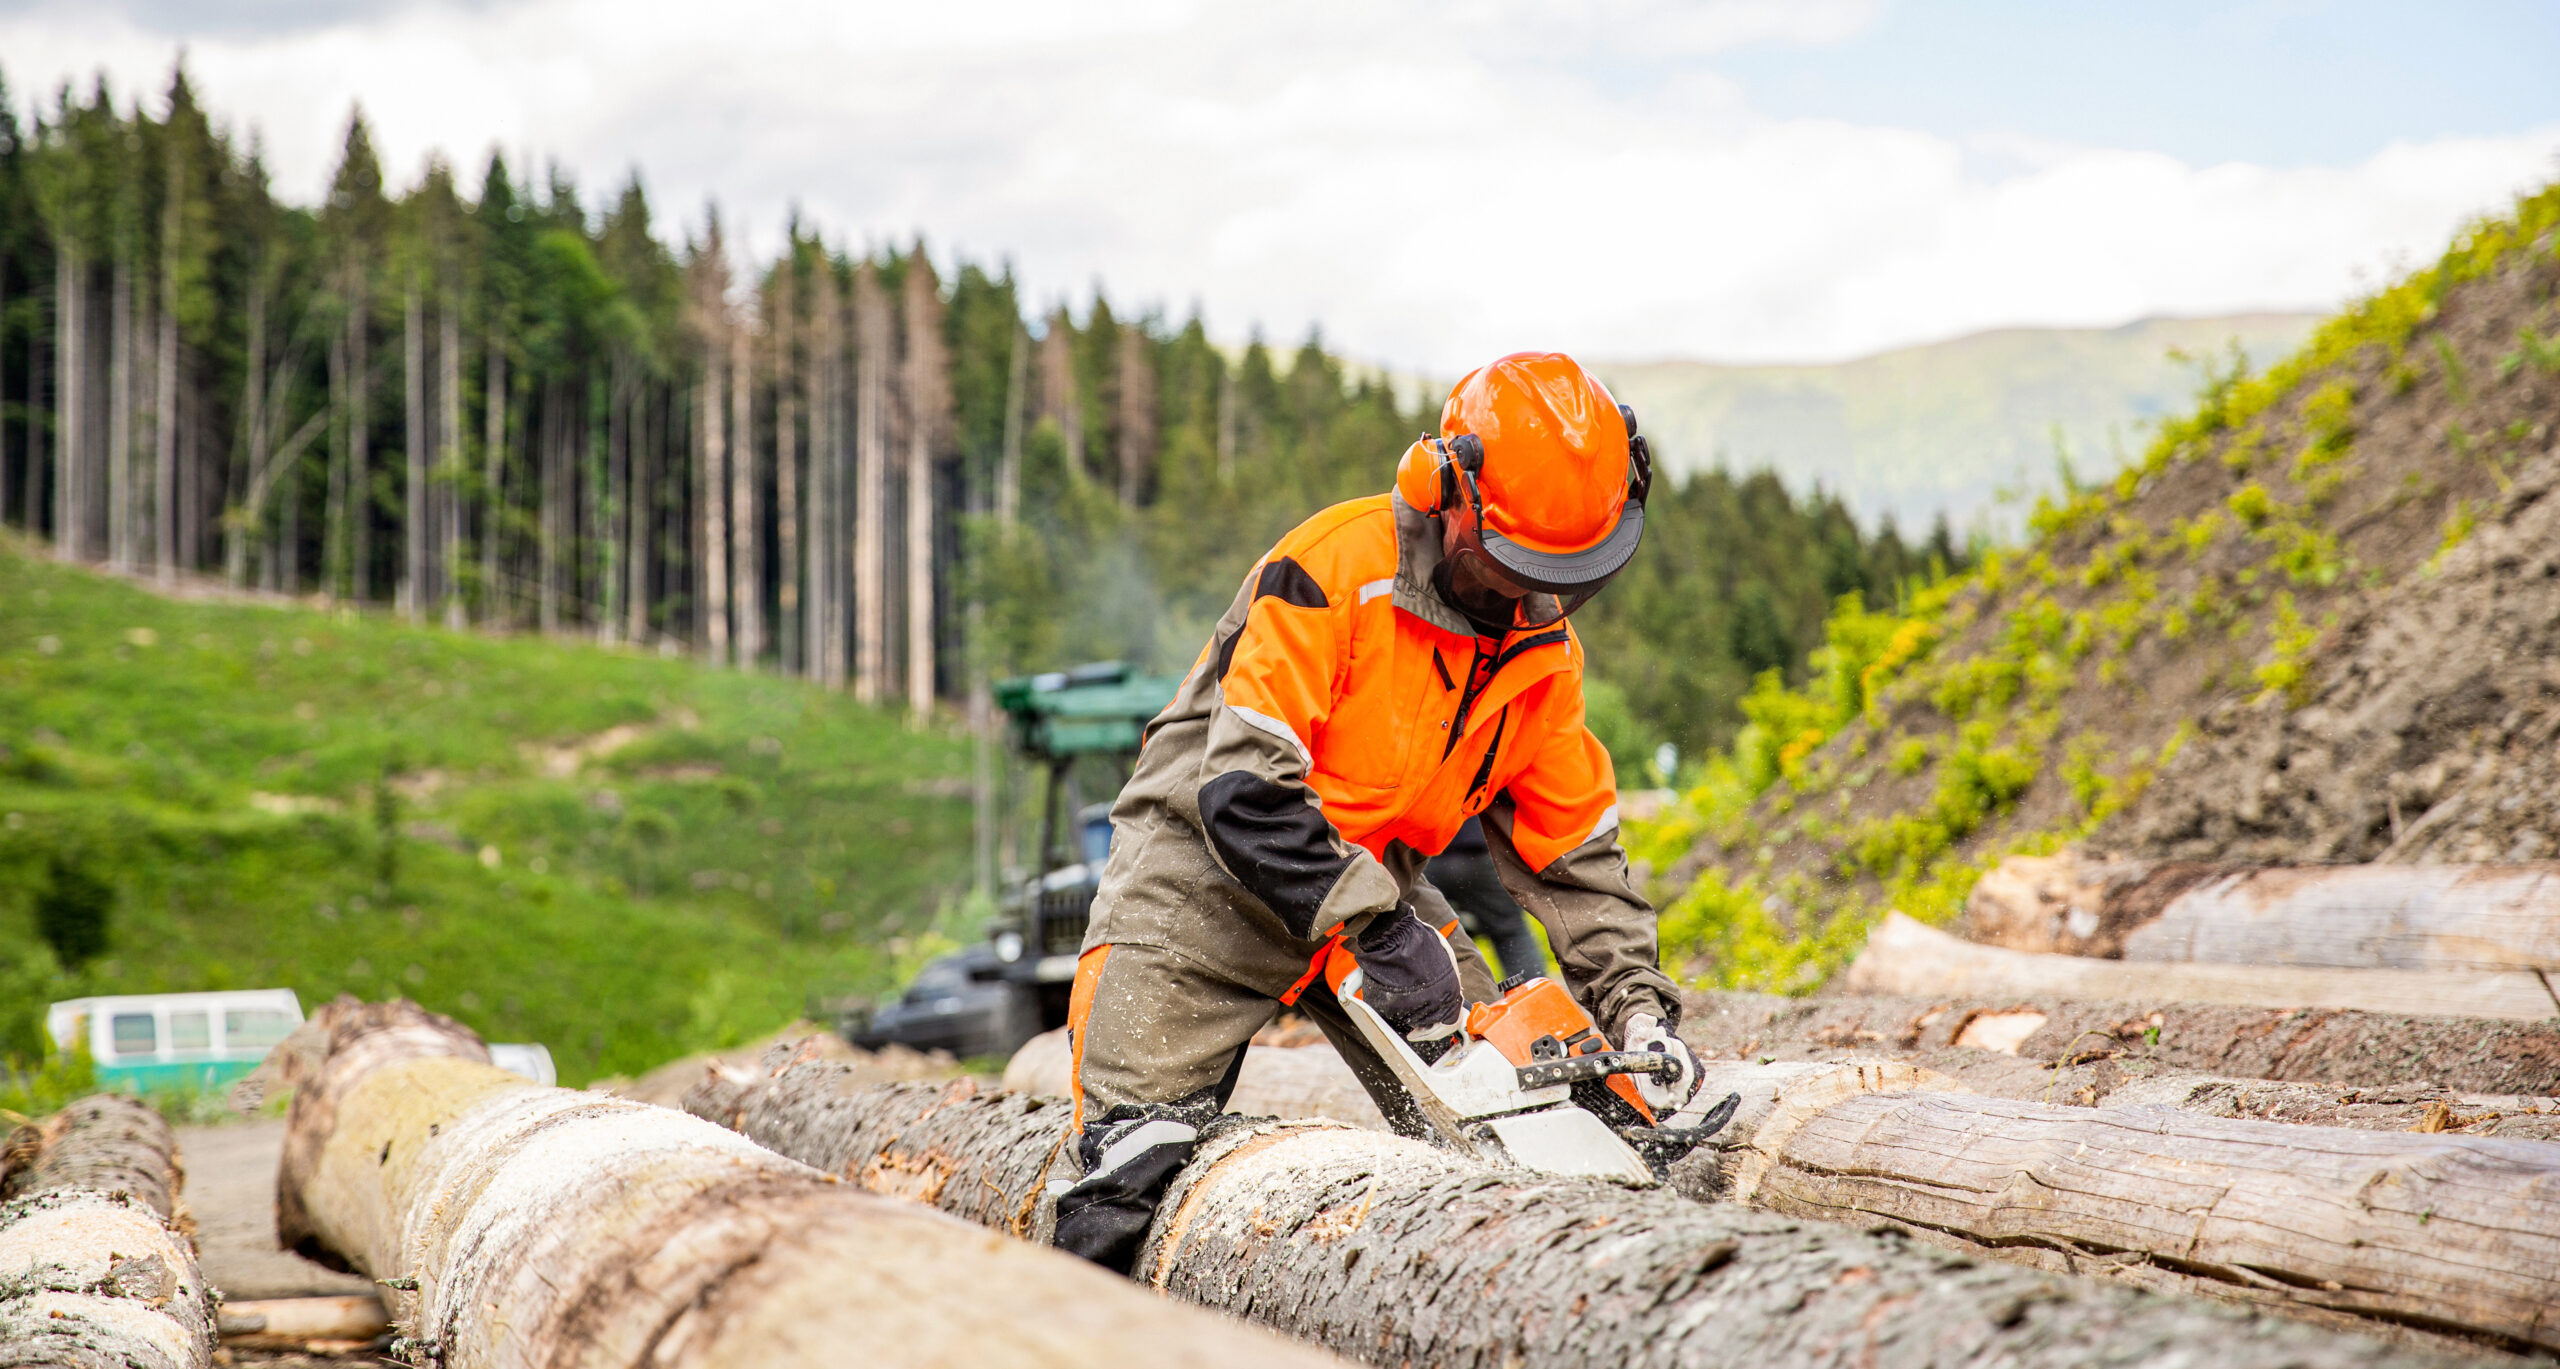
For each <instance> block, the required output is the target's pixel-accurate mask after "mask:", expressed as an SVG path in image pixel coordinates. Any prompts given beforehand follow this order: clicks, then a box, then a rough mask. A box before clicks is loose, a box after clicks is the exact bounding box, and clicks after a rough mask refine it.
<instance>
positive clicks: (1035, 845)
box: [844, 661, 1182, 1058]
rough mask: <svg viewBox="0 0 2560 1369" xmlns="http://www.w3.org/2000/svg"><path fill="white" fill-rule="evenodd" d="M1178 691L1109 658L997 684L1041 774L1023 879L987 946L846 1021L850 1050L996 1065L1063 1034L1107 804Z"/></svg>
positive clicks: (1012, 725)
mask: <svg viewBox="0 0 2560 1369" xmlns="http://www.w3.org/2000/svg"><path fill="white" fill-rule="evenodd" d="M1181 684H1182V681H1181V679H1180V678H1179V677H1177V676H1170V675H1144V674H1140V673H1138V672H1136V671H1134V670H1131V669H1130V668H1129V667H1128V666H1127V665H1125V664H1123V663H1121V662H1118V661H1104V662H1100V663H1097V664H1093V665H1083V666H1078V667H1076V668H1075V669H1073V670H1061V671H1052V672H1050V673H1047V674H1043V675H1027V676H1024V677H1022V678H1020V679H1012V680H1005V681H1002V682H1000V683H998V684H997V685H996V687H995V702H996V706H997V707H999V708H1001V709H1003V710H1004V713H1005V718H1006V725H1007V740H1008V742H1009V743H1010V750H1011V751H1012V753H1013V755H1014V756H1015V757H1017V758H1018V760H1019V762H1020V763H1021V764H1023V765H1025V766H1027V767H1030V768H1033V769H1036V770H1037V771H1038V772H1039V789H1038V801H1039V810H1038V817H1037V819H1036V820H1035V821H1034V822H1033V823H1032V824H1031V825H1032V827H1033V829H1034V832H1033V834H1032V841H1031V843H1030V844H1029V846H1028V848H1027V849H1026V850H1025V852H1024V855H1025V856H1026V857H1027V865H1028V868H1027V869H1024V870H1020V871H1016V872H1013V873H1012V874H1011V876H1010V877H1009V878H1007V879H1006V880H1005V881H1004V886H1003V889H1002V891H1001V893H1000V895H999V897H998V902H997V913H996V917H995V918H994V920H993V921H992V922H991V923H990V924H989V925H988V929H987V936H986V939H985V940H984V941H981V942H979V943H977V944H974V945H971V946H968V947H965V948H963V949H961V950H959V951H955V952H953V953H952V954H950V955H947V956H944V957H942V958H941V959H939V960H936V961H934V962H933V963H932V964H930V965H927V966H926V967H925V968H924V969H923V970H922V971H920V972H918V973H917V975H916V977H915V980H914V982H913V983H911V984H909V985H908V986H907V988H906V990H905V991H904V992H903V993H901V994H900V995H899V997H898V999H897V1001H896V1002H893V1003H890V1004H888V1005H886V1006H884V1007H881V1008H880V1009H878V1010H877V1011H875V1012H872V1013H870V1014H868V1016H867V1017H866V1018H863V1019H861V1020H858V1021H848V1022H846V1023H845V1024H844V1026H845V1028H846V1030H845V1035H846V1036H847V1037H848V1038H849V1039H851V1040H852V1041H853V1043H854V1044H855V1045H858V1046H862V1047H864V1048H865V1049H875V1050H876V1049H878V1048H879V1047H881V1046H885V1045H890V1044H898V1045H904V1046H910V1047H913V1048H915V1049H918V1050H947V1051H949V1052H951V1053H952V1054H954V1055H958V1056H962V1057H964V1058H965V1057H970V1056H999V1055H1009V1054H1011V1053H1012V1052H1013V1051H1014V1050H1015V1049H1017V1048H1018V1047H1020V1046H1021V1044H1022V1043H1023V1042H1025V1041H1028V1040H1030V1039H1031V1038H1032V1037H1033V1036H1035V1035H1038V1034H1039V1033H1040V1032H1043V1031H1046V1030H1048V1029H1050V1028H1052V1027H1060V1026H1064V1025H1065V1024H1066V1020H1067V995H1068V992H1069V990H1070V989H1071V987H1072V986H1073V984H1074V981H1075V973H1076V953H1077V952H1078V950H1080V949H1081V948H1082V947H1083V945H1084V932H1085V924H1086V922H1087V921H1088V920H1089V919H1090V917H1091V915H1092V911H1093V896H1094V893H1095V891H1096V890H1097V889H1099V888H1100V887H1101V882H1102V865H1103V861H1104V860H1105V859H1106V858H1107V857H1108V856H1109V855H1110V852H1111V801H1112V800H1113V798H1115V797H1116V796H1117V795H1118V794H1119V792H1120V788H1121V786H1122V785H1124V784H1126V783H1128V780H1129V772H1130V770H1131V768H1132V767H1133V766H1134V765H1135V764H1136V763H1137V758H1138V743H1139V740H1140V739H1141V737H1142V736H1143V735H1144V733H1145V731H1146V726H1147V723H1148V722H1149V721H1150V720H1152V719H1153V718H1154V717H1155V716H1156V714H1158V713H1160V712H1162V711H1164V706H1165V705H1166V704H1168V703H1171V702H1172V701H1173V695H1174V691H1175V690H1176V689H1178V688H1180V687H1181Z"/></svg>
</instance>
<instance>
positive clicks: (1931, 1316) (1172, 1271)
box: [687, 1062, 2443, 1369]
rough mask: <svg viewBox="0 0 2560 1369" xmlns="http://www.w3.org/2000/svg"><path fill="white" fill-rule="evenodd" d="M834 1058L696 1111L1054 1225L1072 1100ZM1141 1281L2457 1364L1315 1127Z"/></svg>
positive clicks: (1517, 1335) (1451, 1358)
mask: <svg viewBox="0 0 2560 1369" xmlns="http://www.w3.org/2000/svg"><path fill="white" fill-rule="evenodd" d="M848 1073H849V1072H848V1071H846V1070H845V1069H843V1068H841V1067H839V1066H834V1065H830V1064H827V1063H824V1062H813V1063H803V1064H797V1065H788V1064H786V1065H785V1067H784V1068H783V1070H782V1072H781V1074H780V1077H779V1078H776V1079H771V1080H763V1079H752V1078H750V1079H738V1078H735V1077H730V1078H722V1077H719V1076H715V1077H714V1078H713V1079H712V1080H707V1081H706V1082H705V1086H704V1087H703V1088H700V1089H697V1090H696V1092H695V1093H694V1094H693V1095H690V1096H689V1097H688V1099H687V1107H688V1108H690V1109H692V1110H694V1111H695V1112H696V1113H697V1115H710V1116H714V1117H715V1119H716V1120H724V1121H730V1122H732V1123H733V1124H735V1125H738V1126H739V1127H740V1128H741V1129H742V1130H743V1131H744V1132H745V1133H746V1134H747V1135H749V1136H751V1137H754V1138H756V1139H758V1140H759V1141H762V1142H763V1143H764V1144H766V1145H768V1146H770V1147H772V1148H774V1149H776V1150H779V1151H781V1152H782V1153H783V1154H786V1155H791V1156H794V1157H795V1158H798V1159H802V1160H805V1161H807V1162H808V1163H810V1164H812V1165H814V1166H816V1167H817V1168H820V1169H823V1170H826V1171H828V1172H830V1173H833V1174H838V1175H841V1176H843V1177H844V1178H846V1179H848V1180H850V1181H851V1182H853V1183H855V1184H857V1185H859V1186H861V1187H864V1188H867V1189H870V1190H872V1191H874V1192H882V1193H889V1194H893V1195H897V1196H902V1197H908V1198H912V1199H914V1200H916V1201H919V1202H924V1203H929V1204H932V1205H933V1206H936V1207H938V1208H940V1209H942V1210H943V1211H946V1212H950V1213H953V1214H954V1215H958V1216H962V1217H967V1218H969V1219H970V1220H973V1221H977V1222H979V1223H981V1224H983V1225H986V1226H991V1227H995V1228H997V1229H999V1230H1004V1231H1010V1232H1012V1233H1014V1234H1017V1235H1023V1236H1027V1237H1032V1238H1035V1239H1036V1238H1039V1237H1041V1236H1042V1235H1043V1234H1044V1233H1043V1231H1042V1227H1043V1225H1044V1219H1043V1217H1042V1207H1043V1203H1042V1194H1043V1186H1044V1185H1045V1183H1046V1181H1047V1179H1048V1177H1049V1174H1050V1171H1051V1169H1052V1168H1053V1166H1054V1165H1055V1164H1056V1162H1057V1161H1058V1159H1059V1157H1060V1156H1061V1154H1062V1153H1064V1151H1065V1149H1066V1143H1067V1136H1066V1133H1065V1125H1066V1121H1067V1112H1068V1109H1067V1107H1066V1105H1065V1103H1064V1102H1063V1101H1062V1100H1059V1099H1054V1098H1050V1099H1042V1098H1029V1097H1024V1096H1022V1095H1019V1094H1000V1095H996V1096H993V1097H975V1096H971V1095H972V1094H973V1093H974V1086H973V1085H972V1084H971V1083H970V1082H969V1081H965V1080H964V1081H961V1082H960V1083H958V1084H953V1085H885V1086H869V1087H849V1086H846V1085H845V1084H844V1083H843V1082H842V1081H844V1080H845V1079H846V1077H847V1075H848ZM1137 1270H1138V1276H1139V1277H1140V1278H1142V1279H1144V1280H1146V1281H1147V1282H1150V1283H1152V1284H1154V1285H1155V1286H1157V1287H1159V1288H1162V1289H1164V1290H1165V1291H1166V1292H1168V1293H1171V1294H1173V1295H1174V1296H1176V1297H1179V1298H1183V1299H1185V1300H1188V1301H1193V1302H1198V1303H1202V1304H1205V1305H1207V1306H1210V1307H1214V1308H1219V1309H1223V1310H1227V1311H1230V1312H1233V1313H1235V1314H1236V1315H1239V1316H1243V1317H1246V1318H1249V1319H1251V1320H1254V1321H1258V1322H1261V1323H1262V1324H1264V1325H1267V1326H1270V1327H1272V1328H1274V1329H1276V1330H1281V1331H1285V1332H1288V1333H1290V1334H1293V1335H1297V1336H1300V1337H1302V1338H1304V1339H1307V1340H1310V1341H1314V1342H1316V1343H1318V1344H1322V1345H1326V1346H1328V1347H1331V1348H1334V1349H1338V1350H1340V1351H1342V1352H1344V1353H1346V1354H1351V1355H1355V1356H1358V1357H1360V1358H1362V1359H1366V1360H1369V1361H1370V1362H1372V1363H1376V1364H1381V1365H1404V1364H1432V1365H1444V1366H1475V1365H1486V1366H1491V1365H1506V1366H1523V1367H1524V1369H1536V1367H1542V1366H1557V1367H1558V1369H1562V1367H1563V1366H1574V1367H1575V1369H1581V1366H1588V1365H1593V1364H1605V1365H1612V1366H1619V1365H1626V1366H1649V1365H1696V1364H1748V1365H1754V1366H1779V1365H1796V1364H1806V1365H1813V1364H1821V1365H1831V1364H1860V1363H1879V1362H1880V1363H1901V1364H1931V1365H1955V1364H2000V1365H2010V1366H2027V1365H2040V1364H2052V1365H2084V1364H2093V1363H2141V1362H2146V1361H2151V1360H2155V1359H2160V1358H2163V1357H2167V1356H2172V1355H2176V1354H2181V1353H2183V1354H2193V1353H2195V1351H2196V1347H2200V1346H2206V1345H2210V1346H2212V1347H2213V1352H2212V1356H2213V1359H2214V1362H2215V1363H2217V1364H2220V1365H2261V1364H2262V1365H2269V1366H2274V1365H2286V1366H2309V1365H2332V1364H2338V1365H2344V1364H2374V1365H2378V1364H2394V1363H2438V1362H2443V1361H2441V1360H2439V1359H2437V1358H2436V1357H2433V1356H2428V1355H2423V1354H2417V1353H2412V1352H2409V1351H2405V1350H2395V1349H2392V1348H2388V1347H2385V1346H2383V1345H2381V1344H2379V1343H2378V1342H2375V1341H2372V1340H2368V1339H2365V1338H2362V1337H2358V1336H2351V1335H2341V1334H2338V1333H2336V1332H2333V1331H2327V1330H2323V1329H2319V1328H2315V1327H2309V1326H2301V1325H2292V1324H2287V1323H2284V1322H2279V1321H2274V1320H2269V1319H2264V1318H2258V1317H2253V1316H2250V1315H2248V1314H2246V1313H2243V1312H2240V1311H2237V1310H2235V1309H2229V1308H2222V1307H2216V1306H2212V1305H2209V1304H2204V1303H2200V1302H2193V1301H2187V1300H2176V1299H2161V1298H2147V1297H2143V1296H2141V1295H2139V1294H2136V1293H2133V1292H2131V1291H2130V1290H2122V1289H2111V1288H2104V1287H2098V1286H2094V1285H2090V1284H2086V1283H2074V1282H2070V1281H2066V1280H2063V1279H2058V1278H2054V1277H2052V1276H2049V1275H2046V1274H2041V1273H2038V1272H2036V1271H2032V1270H2023V1269H2015V1268H2007V1267H2002V1266H1997V1265H1984V1264H1981V1263H1979V1262H1976V1261H1974V1260H1970V1259H1964V1258H1959V1257H1951V1256H1949V1255H1948V1254H1946V1253H1944V1252H1940V1251H1934V1250H1929V1249H1925V1248H1919V1247H1915V1246H1913V1245H1912V1244H1910V1243H1909V1242H1907V1241H1905V1240H1901V1239H1897V1238H1895V1237H1893V1236H1889V1235H1876V1234H1870V1233H1868V1232H1862V1231H1855V1230H1851V1229H1849V1228H1846V1227H1839V1226H1829V1225H1822V1224H1813V1225H1807V1224H1802V1223H1799V1222H1795V1221H1791V1220H1788V1219H1787V1218H1785V1217H1782V1216H1779V1215H1777V1214H1773V1213H1765V1212H1754V1211H1749V1210H1746V1209H1744V1208H1741V1207H1738V1206H1734V1205H1729V1204H1715V1205H1710V1204H1702V1203H1693V1202H1689V1201H1687V1200H1684V1199H1681V1198H1679V1197H1677V1196H1676V1195H1673V1194H1670V1193H1668V1192H1665V1191H1662V1190H1658V1189H1656V1190H1636V1189H1629V1188H1624V1187H1619V1186H1616V1185H1611V1184H1607V1183H1603V1182H1599V1181H1594V1180H1581V1179H1565V1178H1555V1177H1548V1176H1540V1175H1534V1174H1529V1173H1526V1172H1523V1171H1516V1170H1497V1169H1493V1168H1490V1167H1487V1166H1484V1165H1481V1164H1478V1163H1475V1162H1472V1161H1468V1160H1465V1159H1461V1158H1459V1157H1457V1156H1455V1155H1453V1154H1451V1153H1449V1152H1447V1151H1443V1150H1439V1149H1436V1148H1434V1147H1432V1146H1430V1145H1428V1144H1426V1143H1424V1142H1420V1141H1413V1140H1407V1139H1404V1138H1401V1137H1395V1136H1385V1135H1378V1134H1375V1133H1370V1132H1363V1131H1355V1130H1351V1129H1348V1128H1343V1127H1337V1126H1333V1125H1330V1124H1323V1123H1262V1124H1252V1123H1244V1122H1239V1123H1236V1124H1234V1125H1232V1126H1231V1127H1229V1128H1228V1129H1226V1130H1224V1131H1222V1132H1213V1135H1212V1138H1211V1139H1210V1140H1209V1141H1208V1142H1207V1143H1206V1144H1204V1145H1203V1146H1202V1148H1201V1151H1200V1154H1199V1155H1198V1156H1197V1158H1195V1159H1194V1160H1193V1162H1192V1163H1191V1165H1190V1166H1189V1167H1188V1168H1187V1169H1186V1170H1185V1171H1184V1173H1183V1175H1182V1177H1181V1178H1180V1179H1179V1180H1178V1181H1177V1183H1176V1185H1175V1188H1174V1190H1173V1192H1172V1193H1171V1194H1170V1195H1169V1196H1168V1198H1167V1200H1166V1202H1165V1204H1164V1206H1163V1208H1162V1209H1161V1210H1160V1212H1159V1214H1158V1216H1157V1220H1156V1222H1155V1225H1154V1227H1153V1229H1152V1230H1151V1231H1150V1233H1149V1235H1148V1239H1147V1243H1146V1245H1145V1247H1144V1248H1143V1249H1142V1250H1141V1251H1140V1253H1139V1256H1138V1263H1137Z"/></svg>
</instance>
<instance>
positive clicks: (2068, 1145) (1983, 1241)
mask: <svg viewBox="0 0 2560 1369" xmlns="http://www.w3.org/2000/svg"><path fill="white" fill-rule="evenodd" d="M1759 1149H1760V1150H1761V1151H1763V1152H1765V1153H1764V1154H1762V1155H1760V1156H1758V1157H1756V1158H1758V1159H1760V1160H1761V1161H1762V1164H1761V1167H1760V1169H1759V1171H1758V1172H1757V1173H1756V1174H1754V1175H1753V1176H1752V1177H1753V1178H1754V1180H1755V1183H1754V1184H1753V1188H1752V1191H1751V1193H1750V1194H1749V1197H1750V1200H1751V1201H1752V1202H1754V1203H1756V1204H1759V1205H1761V1206H1764V1207H1767V1208H1770V1209H1771V1210H1773V1211H1778V1212H1786V1213H1791V1214H1795V1215H1799V1216H1808V1217H1820V1218H1824V1219H1828V1220H1834V1221H1852V1222H1873V1221H1875V1220H1876V1219H1879V1218H1881V1219H1885V1220H1888V1221H1892V1222H1896V1223H1900V1224H1902V1225H1904V1226H1907V1227H1909V1228H1911V1229H1912V1230H1913V1231H1914V1232H1915V1233H1918V1234H1922V1235H1924V1236H1928V1237H1932V1238H1936V1239H1941V1240H1945V1241H1948V1242H1950V1243H1954V1244H1957V1245H1959V1246H1961V1247H1963V1248H1971V1249H1979V1250H1982V1251H1984V1252H1986V1253H1992V1254H1997V1255H2000V1256H2002V1257H2004V1258H2011V1259H2021V1260H2025V1261H2027V1262H2030V1263H2035V1264H2039V1265H2043V1266H2045V1267H2049V1268H2053V1269H2056V1270H2058V1271H2062V1272H2070V1273H2080V1274H2096V1275H2105V1276H2111V1277H2115V1278H2120V1279H2124V1280H2127V1281H2130V1282H2133V1283H2136V1284H2139V1285H2143V1286H2148V1287H2153V1288H2158V1289H2166V1290H2175V1291H2184V1292H2197V1293H2206V1294H2211V1295H2214V1296H2222V1297H2236V1298H2240V1299H2243V1300H2249V1301H2264V1302H2268V1303H2273V1304H2279V1305H2284V1306H2287V1307H2290V1308H2306V1307H2307V1308H2314V1309H2323V1310H2326V1311H2330V1312H2336V1313H2347V1314H2353V1315H2356V1316H2360V1317H2370V1318H2379V1319H2382V1320H2385V1321H2390V1322H2395V1323H2399V1324H2403V1325H2408V1326H2414V1327H2419V1328H2422V1329H2426V1330H2432V1331H2442V1332H2449V1333H2453V1334H2458V1335H2464V1336H2469V1337H2474V1338H2479V1339H2483V1340H2486V1341H2489V1342H2491V1343H2494V1344H2499V1345H2502V1346H2505V1347H2507V1348H2513V1349H2531V1350H2540V1351H2544V1352H2548V1351H2551V1350H2554V1349H2560V1145H2553V1144H2551V1143H2548V1142H2537V1141H2517V1140H2507V1139H2503V1138H2494V1137H2471V1136H2454V1135H2411V1134H2407V1133H2388V1132H2372V1131H2349V1130H2344V1129H2341V1128H2334V1127H2306V1126H2294V1125H2288V1124H2285V1123H2279V1122H2252V1121H2240V1120H2231V1119H2225V1118H2218V1117H2210V1116H2204V1115H2200V1114H2197V1113H2194V1112H2186V1111H2181V1110H2178V1109H2174V1108H2166V1107H2105V1108H2094V1109H2091V1108H2058V1107H2050V1106H2045V1105H2040V1104H2035V1103H2024V1102H2018V1101H2015V1100H2011V1099H2002V1098H1982V1097H1975V1096H1969V1095H1959V1094H1948V1093H1938V1092H1918V1091H1913V1092H1904V1093H1900V1094H1896V1095H1891V1096H1873V1095H1870V1096H1858V1097H1850V1098H1845V1099H1843V1100H1841V1101H1839V1102H1837V1103H1834V1104H1832V1105H1830V1106H1828V1107H1825V1108H1822V1109H1820V1110H1819V1111H1817V1112H1815V1113H1813V1114H1812V1115H1811V1116H1809V1117H1807V1118H1806V1119H1804V1120H1803V1121H1802V1123H1801V1124H1799V1125H1797V1126H1796V1127H1795V1128H1794V1129H1793V1130H1792V1131H1791V1132H1790V1133H1789V1134H1788V1135H1786V1136H1785V1137H1784V1138H1783V1139H1782V1140H1781V1141H1779V1142H1778V1143H1777V1144H1774V1145H1763V1146H1761V1147H1760V1148H1759Z"/></svg>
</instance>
